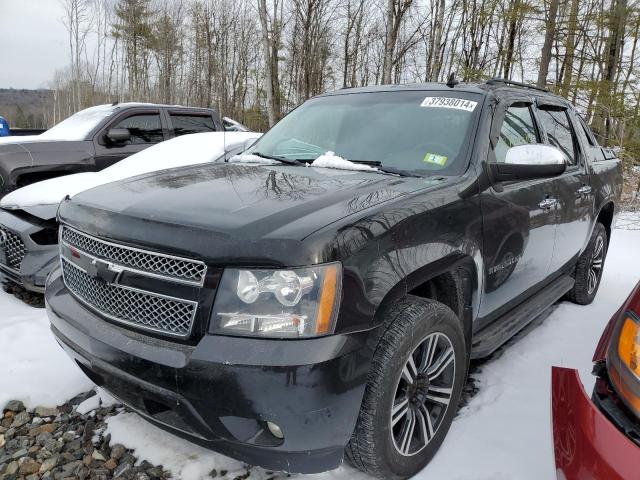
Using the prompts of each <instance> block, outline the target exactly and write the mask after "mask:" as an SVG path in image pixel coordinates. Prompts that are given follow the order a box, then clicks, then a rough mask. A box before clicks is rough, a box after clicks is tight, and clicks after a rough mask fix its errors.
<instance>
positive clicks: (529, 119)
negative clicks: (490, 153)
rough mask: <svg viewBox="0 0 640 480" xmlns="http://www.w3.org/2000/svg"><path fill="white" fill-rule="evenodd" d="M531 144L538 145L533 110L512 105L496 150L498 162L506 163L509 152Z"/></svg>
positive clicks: (508, 110)
mask: <svg viewBox="0 0 640 480" xmlns="http://www.w3.org/2000/svg"><path fill="white" fill-rule="evenodd" d="M529 143H538V138H537V135H536V127H535V124H534V122H533V115H532V114H531V109H530V108H529V106H527V105H520V106H516V105H512V106H510V107H509V108H508V109H507V111H506V113H505V115H504V121H503V122H502V128H501V129H500V138H498V143H497V144H496V147H495V149H494V152H495V154H496V161H497V162H499V163H504V159H505V157H506V155H507V150H509V149H510V148H511V147H516V146H518V145H526V144H529Z"/></svg>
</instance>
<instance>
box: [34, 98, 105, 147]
mask: <svg viewBox="0 0 640 480" xmlns="http://www.w3.org/2000/svg"><path fill="white" fill-rule="evenodd" d="M114 111H115V108H114V107H113V106H111V105H98V106H96V107H91V108H87V109H85V110H80V111H79V112H78V113H75V114H73V115H71V116H70V117H69V118H67V119H66V120H63V121H62V122H60V123H58V124H57V125H56V126H54V127H52V128H50V129H49V130H47V131H46V132H44V133H42V134H41V135H39V137H38V138H41V139H48V140H86V139H87V136H88V135H89V133H91V131H92V130H93V129H94V128H96V127H97V126H98V124H100V122H102V120H103V119H104V118H106V117H108V116H109V115H111V114H112V113H113V112H114Z"/></svg>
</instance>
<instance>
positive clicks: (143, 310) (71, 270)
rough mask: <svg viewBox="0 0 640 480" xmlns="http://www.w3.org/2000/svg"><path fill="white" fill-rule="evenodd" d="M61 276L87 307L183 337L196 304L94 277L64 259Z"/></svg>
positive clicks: (147, 327) (138, 324) (143, 327)
mask: <svg viewBox="0 0 640 480" xmlns="http://www.w3.org/2000/svg"><path fill="white" fill-rule="evenodd" d="M61 262H62V275H63V278H64V283H65V285H66V286H67V288H68V289H69V290H70V291H71V292H72V293H73V294H74V295H75V296H76V297H77V298H78V299H79V300H80V301H82V302H83V303H85V304H86V305H87V306H89V307H91V308H93V309H95V310H97V311H98V312H99V313H101V314H102V315H104V316H106V317H108V318H110V319H112V320H114V321H117V322H120V323H125V324H128V325H130V326H134V327H137V328H142V329H146V330H152V331H155V332H158V333H161V334H164V335H172V336H176V337H187V336H188V335H189V334H190V333H191V328H192V326H193V322H194V320H195V315H196V310H197V303H196V302H191V301H188V300H183V299H178V298H173V297H167V296H164V295H158V294H154V293H151V292H146V291H142V290H138V289H134V288H130V287H125V286H121V285H117V284H112V283H106V282H104V281H102V280H98V279H97V278H94V277H92V276H90V275H88V274H87V273H86V272H85V271H83V270H82V269H81V268H80V267H78V266H76V265H74V264H73V263H71V262H69V261H68V260H66V259H65V258H64V257H63V258H62V259H61Z"/></svg>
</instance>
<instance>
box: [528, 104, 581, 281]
mask: <svg viewBox="0 0 640 480" xmlns="http://www.w3.org/2000/svg"><path fill="white" fill-rule="evenodd" d="M536 116H537V118H538V121H539V123H540V126H541V129H542V131H543V136H544V141H545V142H546V143H548V144H549V145H553V146H554V147H557V148H559V149H560V150H562V151H563V152H564V153H565V155H566V156H567V158H568V159H569V163H568V165H567V169H566V171H565V172H564V173H563V174H562V175H561V176H559V177H556V179H555V180H554V182H555V184H556V186H557V191H558V197H557V198H558V205H557V209H556V217H557V220H556V221H557V227H556V244H555V247H554V250H553V256H552V259H551V267H550V269H551V273H555V272H558V271H565V272H568V271H569V270H570V269H571V268H572V265H573V263H574V261H575V260H576V258H577V256H578V255H579V253H580V251H581V250H582V249H583V248H584V246H585V245H586V242H587V240H588V237H589V233H590V232H589V229H590V225H591V219H592V218H593V209H594V196H593V195H592V194H591V191H592V187H591V183H590V177H589V168H590V161H589V155H590V151H589V148H588V141H587V140H586V139H583V136H584V131H583V132H581V131H580V129H581V128H582V127H581V126H580V125H579V124H578V121H577V118H576V117H575V114H574V113H573V111H572V110H570V109H568V108H566V107H565V106H559V105H554V104H544V103H541V104H538V107H537V109H536ZM581 134H582V135H581Z"/></svg>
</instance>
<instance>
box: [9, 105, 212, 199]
mask: <svg viewBox="0 0 640 480" xmlns="http://www.w3.org/2000/svg"><path fill="white" fill-rule="evenodd" d="M222 130H224V126H223V124H222V120H221V119H220V116H219V115H218V113H217V112H216V111H215V110H212V109H209V108H195V107H181V106H178V105H155V104H150V103H115V104H112V105H97V106H95V107H90V108H87V109H85V110H81V111H80V112H78V113H76V114H74V115H72V116H70V117H69V118H67V119H66V120H63V121H62V122H60V123H58V124H57V125H56V126H54V127H53V128H51V129H49V130H47V131H46V132H44V133H42V134H40V135H34V136H27V137H6V138H5V139H3V140H0V198H2V197H3V196H4V195H6V194H7V193H9V192H10V191H12V190H15V189H16V188H20V187H24V186H25V185H29V184H31V183H35V182H39V181H40V180H46V179H48V178H54V177H59V176H62V175H66V174H69V173H77V172H93V171H97V170H102V169H103V168H106V167H108V166H110V165H113V164H114V163H116V162H119V161H120V160H122V159H123V158H126V157H128V156H129V155H133V154H134V153H137V152H139V151H141V150H144V149H145V148H147V147H149V146H151V145H153V144H155V143H159V142H162V141H163V140H168V139H169V138H173V137H176V136H179V135H185V134H188V133H200V132H215V131H222Z"/></svg>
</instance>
